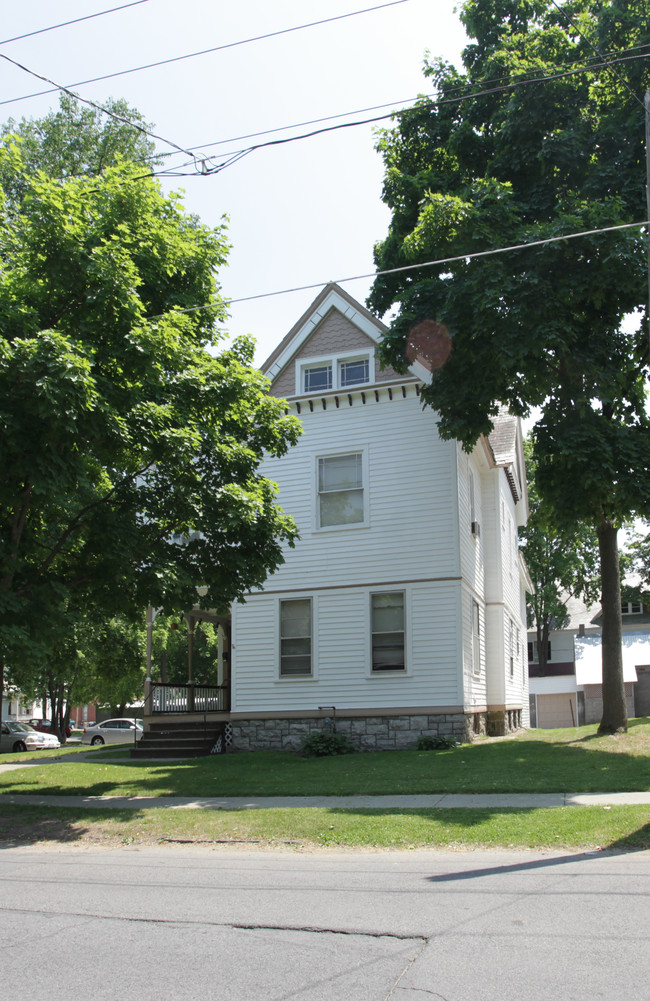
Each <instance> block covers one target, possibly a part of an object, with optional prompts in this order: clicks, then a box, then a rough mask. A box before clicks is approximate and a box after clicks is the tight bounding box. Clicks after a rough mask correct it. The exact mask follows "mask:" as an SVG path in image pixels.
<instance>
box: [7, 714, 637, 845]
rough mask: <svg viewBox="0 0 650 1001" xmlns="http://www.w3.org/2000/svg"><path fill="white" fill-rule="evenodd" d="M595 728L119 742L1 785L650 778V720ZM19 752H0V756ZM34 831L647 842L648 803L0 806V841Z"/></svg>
mask: <svg viewBox="0 0 650 1001" xmlns="http://www.w3.org/2000/svg"><path fill="white" fill-rule="evenodd" d="M595 730H596V728H595V727H594V726H591V727H581V728H579V729H572V730H554V731H548V730H546V731H542V730H533V731H530V732H528V733H525V734H521V735H519V736H518V737H515V738H511V739H510V738H507V739H503V740H488V741H479V742H477V743H475V744H468V745H463V746H461V747H457V748H454V749H452V750H448V751H422V752H419V751H394V752H381V753H374V754H353V755H346V756H342V757H336V758H315V759H314V758H312V759H305V758H301V757H299V756H298V755H295V754H288V753H271V752H256V753H251V754H232V755H215V756H211V757H208V758H199V759H195V760H192V761H179V762H160V763H145V762H137V763H134V762H132V761H131V759H130V758H129V757H128V749H124V748H101V749H99V750H93V751H92V752H90V755H89V756H90V760H89V761H81V760H79V755H78V754H76V753H65V754H63V755H62V754H61V752H58V753H57V752H53V756H54V757H55V758H57V757H58V758H60V759H61V760H53V761H52V760H51V761H50V763H47V762H45V761H43V763H42V764H30V765H29V767H25V768H21V769H17V770H16V771H12V772H8V773H5V774H1V775H0V792H11V793H30V792H38V793H45V794H48V793H49V794H57V793H59V794H62V793H72V794H74V793H76V794H86V795H95V796H97V795H104V796H110V795H143V796H147V795H162V796H165V795H186V796H228V795H232V796H254V795H255V796H259V795H264V794H266V795H298V796H300V795H318V794H321V795H346V794H347V795H354V794H382V793H418V792H419V793H429V792H430V793H435V792H531V791H546V792H554V791H565V792H581V791H602V792H616V791H623V790H650V722H649V721H647V720H645V719H643V720H631V721H630V730H629V732H628V733H627V734H621V735H618V736H615V737H597V736H596V734H595ZM84 750H86V751H88V750H89V749H88V748H85V749H84ZM70 751H72V748H70ZM116 756H117V757H118V759H119V760H117V761H112V760H111V759H113V758H115V757H116ZM21 757H25V758H28V759H31V760H34V759H37V758H38V757H39V755H37V754H30V755H26V756H21ZM17 760H19V759H18V758H17V756H15V755H3V756H1V757H0V762H2V761H11V762H16V761H17ZM35 843H56V844H61V843H63V844H75V843H80V844H85V845H124V844H126V845H130V844H135V845H138V844H185V843H193V844H205V845H219V844H226V845H231V844H237V843H244V844H247V845H264V846H281V847H295V848H296V849H299V848H301V847H304V848H307V849H308V848H310V847H313V846H322V847H349V848H358V847H376V848H381V849H390V848H395V849H397V848H409V847H414V848H422V847H446V848H459V849H461V848H488V847H506V848H508V847H516V848H538V849H539V848H541V849H554V848H555V849H558V848H561V849H564V848H567V849H575V848H585V849H599V848H610V849H611V848H617V849H622V850H630V849H638V848H644V849H649V848H650V807H646V806H621V807H618V806H616V807H608V806H600V807H598V806H593V807H567V808H555V809H544V810H533V809H517V810H512V809H503V808H499V809H477V810H458V809H454V810H448V809H438V810H436V809H432V810H411V809H409V810H404V809H394V808H391V809H382V810H368V809H357V808H353V807H348V808H346V809H337V810H327V809H316V810H315V809H304V808H303V809H282V810H277V809H274V810H231V811H226V810H223V811H221V810H220V811H213V810H135V811H133V810H83V809H78V808H75V809H68V808H66V809H63V808H58V807H47V808H46V807H33V806H30V805H27V804H26V805H25V806H6V805H4V806H3V808H2V818H1V819H0V844H2V845H11V844H35Z"/></svg>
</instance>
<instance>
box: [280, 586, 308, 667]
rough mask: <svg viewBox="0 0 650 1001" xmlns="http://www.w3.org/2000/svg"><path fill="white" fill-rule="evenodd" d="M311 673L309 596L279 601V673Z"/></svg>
mask: <svg viewBox="0 0 650 1001" xmlns="http://www.w3.org/2000/svg"><path fill="white" fill-rule="evenodd" d="M310 674H311V598H295V599H291V600H289V601H281V602H280V675H281V677H283V678H284V677H304V676H306V675H310Z"/></svg>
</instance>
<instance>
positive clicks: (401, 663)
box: [370, 591, 406, 671]
mask: <svg viewBox="0 0 650 1001" xmlns="http://www.w3.org/2000/svg"><path fill="white" fill-rule="evenodd" d="M370 600H371V630H372V670H373V671H403V670H404V669H405V667H406V662H405V658H404V621H405V616H404V592H403V591H393V592H382V593H381V594H373V595H371V596H370Z"/></svg>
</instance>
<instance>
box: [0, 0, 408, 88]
mask: <svg viewBox="0 0 650 1001" xmlns="http://www.w3.org/2000/svg"><path fill="white" fill-rule="evenodd" d="M408 2H409V0H390V2H389V3H382V4H378V5H377V6H376V7H366V8H364V9H363V10H353V11H349V12H348V13H347V14H337V15H335V16H334V17H325V18H323V19H322V20H320V21H309V22H308V23H306V24H297V25H294V26H293V27H291V28H280V29H279V30H278V31H268V32H266V34H264V35H253V36H252V37H251V38H242V39H240V40H239V41H237V42H226V43H225V44H224V45H214V46H212V48H209V49H201V50H200V51H198V52H188V53H187V54H186V55H184V56H173V57H172V58H171V59H160V60H158V62H154V63H145V64H143V65H142V66H134V67H132V68H131V69H128V70H118V71H117V72H115V73H105V74H104V75H103V76H94V77H91V78H90V79H88V80H77V81H76V82H75V83H70V84H68V86H69V87H84V86H85V85H86V84H89V83H100V82H101V81H102V80H113V79H114V78H115V77H118V76H126V75H127V74H129V73H140V72H141V71H142V70H150V69H156V68H157V67H158V66H169V65H170V63H178V62H181V61H182V60H184V59H195V58H196V57H197V56H206V55H209V54H210V53H212V52H221V51H222V50H223V49H233V48H235V47H236V46H238V45H249V44H250V43H251V42H261V41H263V40H264V39H266V38H276V37H277V36H278V35H288V34H290V33H291V32H292V31H303V30H304V29H305V28H315V27H317V26H318V25H320V24H330V23H331V22H333V21H343V20H344V19H345V18H348V17H357V16H358V15H359V14H371V13H372V12H373V11H376V10H383V9H384V8H385V7H396V6H398V5H399V4H402V3H408ZM41 79H43V80H44V79H45V77H41ZM47 82H48V83H50V82H51V81H47ZM60 89H61V88H59V87H55V88H54V90H40V91H38V92H36V93H34V94H23V96H22V97H11V98H9V99H8V100H6V101H0V105H3V104H14V103H15V102H16V101H27V100H28V99H29V98H31V97H43V96H44V95H45V94H52V93H54V91H56V90H60Z"/></svg>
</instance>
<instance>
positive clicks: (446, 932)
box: [0, 847, 650, 1001]
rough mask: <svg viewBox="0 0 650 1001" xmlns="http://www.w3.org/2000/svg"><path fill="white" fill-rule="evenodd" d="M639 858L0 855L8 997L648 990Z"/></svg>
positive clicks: (643, 876)
mask: <svg viewBox="0 0 650 1001" xmlns="http://www.w3.org/2000/svg"><path fill="white" fill-rule="evenodd" d="M649 877H650V853H647V852H638V853H629V854H616V855H613V854H612V855H608V854H605V853H589V854H586V853H584V854H572V853H568V854H548V853H547V854H542V853H529V852H512V853H507V852H498V853H496V852H490V853H486V852H467V853H448V852H437V851H430V852H381V853H380V852H377V853H369V852H350V853H338V852H336V853H334V852H327V853H317V854H307V853H304V854H303V853H301V852H292V853H289V852H282V853H276V852H251V851H244V850H242V851H241V852H237V851H232V850H228V851H220V850H214V849H205V850H203V849H197V848H195V847H191V848H190V847H186V848H181V847H174V848H158V849H146V850H144V849H122V850H119V851H106V850H102V851H85V850H79V849H75V850H56V851H33V850H31V849H24V848H16V849H13V848H12V849H7V850H5V851H3V852H2V853H1V854H0V956H1V957H2V961H1V963H0V983H1V985H2V996H3V997H6V998H14V997H22V996H29V997H30V998H34V999H36V1001H63V999H64V998H65V999H66V1001H67V999H69V998H70V997H88V998H92V999H93V1001H109V999H110V1001H115V999H116V998H122V997H133V998H135V999H137V1001H185V999H192V1001H212V999H214V1001H217V999H218V1001H289V999H291V1001H415V999H418V1001H424V999H426V998H442V999H445V1001H522V999H526V1001H528V999H530V1001H537V999H539V1001H556V999H557V1001H560V999H561V1001H585V999H588V1001H597V999H607V1001H609V999H611V1001H614V999H616V1001H620V999H621V998H634V999H637V998H639V999H643V998H646V997H648V995H649V994H650V987H649V986H648V985H649V984H650V955H649V952H648V949H647V938H648V931H647V929H648V925H649V919H650V906H649V891H650V880H649Z"/></svg>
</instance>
